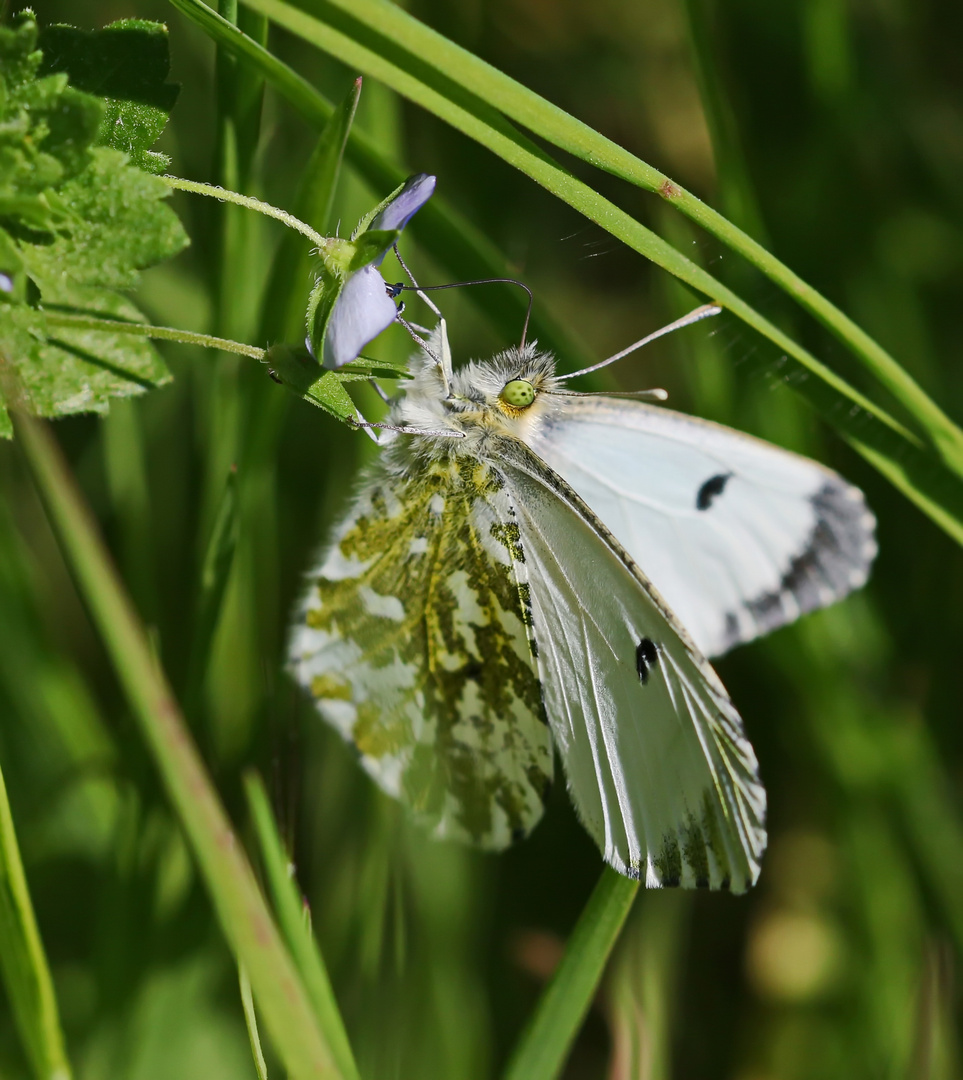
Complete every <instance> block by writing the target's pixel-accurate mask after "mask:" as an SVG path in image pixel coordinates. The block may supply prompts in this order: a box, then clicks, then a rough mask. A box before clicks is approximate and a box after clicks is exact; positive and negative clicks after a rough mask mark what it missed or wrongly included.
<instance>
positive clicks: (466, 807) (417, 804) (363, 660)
mask: <svg viewBox="0 0 963 1080" xmlns="http://www.w3.org/2000/svg"><path fill="white" fill-rule="evenodd" d="M512 514H513V511H512V507H511V506H510V504H509V502H508V499H507V495H506V493H505V491H504V490H503V482H502V481H501V480H500V478H499V477H498V476H497V474H495V473H493V472H492V471H491V470H489V469H486V468H485V467H484V466H483V465H481V464H479V463H471V464H470V465H469V466H467V467H465V466H463V467H461V468H458V467H456V466H451V465H442V464H438V465H435V466H431V467H429V468H427V469H425V470H424V471H422V472H420V473H419V474H418V476H417V477H414V478H412V477H411V476H410V475H405V474H401V473H400V471H398V470H396V471H394V472H392V471H389V470H388V469H381V470H379V471H378V472H377V473H376V474H375V475H374V476H373V477H369V479H368V481H367V482H366V483H365V485H364V488H363V490H362V491H361V494H360V495H359V497H358V499H357V501H356V502H355V504H354V506H353V507H352V509H351V511H350V513H349V514H348V515H347V517H346V519H345V520H344V522H343V523H342V524H341V526H340V528H339V530H338V532H337V535H336V537H335V539H334V542H333V543H332V544H331V546H330V548H329V549H328V551H327V552H326V553H325V554H324V556H323V557H322V559H321V563H320V565H319V566H318V568H317V569H316V570H315V571H314V572H313V573H312V574H311V575H310V577H311V585H310V587H309V589H308V590H307V592H306V594H305V596H304V598H303V601H302V604H301V606H300V609H299V611H298V613H297V616H296V620H295V630H294V633H293V634H292V639H291V643H290V649H289V655H290V663H291V668H292V670H293V672H294V674H295V677H296V678H297V680H298V682H300V683H301V684H302V685H303V686H304V687H305V688H306V689H307V690H308V691H309V692H310V693H311V695H312V696H313V697H314V698H315V700H316V704H317V706H318V709H319V711H320V712H321V714H322V716H323V717H324V718H325V719H326V720H327V721H328V722H329V723H331V724H332V725H333V726H334V727H335V728H337V729H338V731H340V732H341V734H342V735H343V736H344V737H345V738H346V739H348V740H350V741H352V742H353V743H354V744H355V745H356V746H357V748H358V750H359V751H360V753H361V760H362V763H363V765H364V767H365V768H366V769H367V771H368V772H369V773H370V774H371V775H372V776H373V777H374V779H375V780H376V781H377V782H378V784H380V786H381V787H382V788H383V789H384V790H385V791H387V792H388V793H389V794H391V795H394V796H395V797H397V798H400V799H401V800H402V801H403V802H405V803H407V804H408V805H409V806H410V807H411V808H412V809H413V810H414V812H415V815H416V817H418V818H419V819H420V820H421V821H422V823H423V824H426V825H427V826H428V827H429V828H431V829H432V831H433V832H434V834H435V835H437V836H444V837H454V838H458V839H462V840H468V841H470V842H473V843H476V844H478V845H480V846H482V847H485V848H489V849H498V848H503V847H505V846H507V845H508V844H509V843H511V842H512V841H513V840H514V839H517V838H518V837H520V836H522V835H525V834H526V833H527V832H528V831H529V830H530V829H531V828H532V827H533V826H534V824H535V823H536V822H537V821H538V819H539V818H540V817H541V814H542V809H543V800H544V796H545V794H546V792H547V788H548V786H549V783H550V781H551V776H552V766H553V754H552V741H551V733H550V730H549V728H548V725H547V723H546V719H545V713H544V709H543V706H542V700H541V691H540V688H539V683H538V676H537V673H536V670H535V666H534V660H533V657H532V647H531V644H530V641H529V634H530V629H531V617H530V609H529V607H528V584H527V575H526V567H525V565H524V563H523V562H522V561H520V559H519V558H518V554H519V551H518V544H517V539H516V534H517V527H516V526H515V524H514V520H513V517H512Z"/></svg>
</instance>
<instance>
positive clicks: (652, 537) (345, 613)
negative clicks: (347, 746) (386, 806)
mask: <svg viewBox="0 0 963 1080" xmlns="http://www.w3.org/2000/svg"><path fill="white" fill-rule="evenodd" d="M716 310H717V309H711V310H710V309H708V308H706V309H699V310H698V311H697V312H696V313H694V314H693V316H689V317H688V319H687V320H680V322H685V321H694V318H695V317H701V315H702V314H713V313H714V312H715V311H716ZM673 325H676V324H673ZM652 336H655V335H652ZM646 340H647V339H646ZM625 351H628V350H625ZM617 355H622V354H617ZM595 366H601V365H595ZM409 374H410V382H409V383H408V384H407V386H406V389H405V391H404V394H403V396H402V397H401V398H400V400H399V401H397V402H396V403H395V404H394V405H393V407H392V410H391V412H390V414H389V417H388V423H389V425H391V426H392V427H393V428H394V429H395V430H393V431H386V432H385V433H384V434H383V437H382V439H381V442H382V450H381V453H380V456H379V459H378V460H377V461H376V462H375V463H374V464H373V465H372V466H371V467H370V468H369V469H368V471H367V472H366V473H365V474H364V475H363V477H362V478H361V480H360V482H359V485H358V491H357V494H356V496H355V498H354V501H353V503H352V505H351V507H350V509H349V510H348V512H347V513H346V514H345V516H344V517H343V519H342V520H341V522H340V524H339V525H338V526H337V528H336V529H335V530H334V535H333V537H332V539H331V541H330V543H329V545H328V547H327V548H326V549H325V551H324V552H323V554H322V555H321V557H320V560H319V562H318V565H317V566H316V568H315V569H314V570H313V571H311V573H310V575H309V586H308V588H307V589H306V591H305V593H304V595H303V597H302V600H301V602H300V604H299V606H298V609H297V613H296V617H295V621H294V628H293V631H292V634H291V639H290V645H289V663H290V668H291V670H292V672H293V673H294V675H295V678H296V679H297V681H298V682H299V683H301V684H302V685H303V686H304V687H305V688H306V689H307V691H308V693H309V694H310V695H311V696H312V697H313V699H314V701H315V703H316V705H317V708H318V710H319V712H320V713H321V715H322V716H323V717H324V719H325V720H326V721H327V722H328V723H329V724H331V725H332V726H333V727H334V728H336V729H337V730H338V731H339V732H340V733H341V734H342V735H343V736H344V738H345V739H347V740H349V741H350V742H352V743H353V744H354V746H355V747H356V748H357V750H358V752H359V755H360V760H361V764H362V765H363V767H364V768H365V769H366V770H367V772H368V773H369V774H370V775H371V776H372V778H373V779H374V780H375V781H376V782H377V783H378V785H379V786H380V787H381V788H382V789H383V790H384V791H386V792H387V793H388V794H390V795H392V796H394V797H396V798H398V799H400V800H401V801H402V802H404V803H405V804H407V805H408V807H409V808H410V809H411V810H412V811H413V812H414V814H415V816H416V817H417V818H418V819H419V820H420V821H421V822H422V823H423V824H424V825H426V826H427V827H428V828H429V829H430V830H431V831H432V833H433V834H434V835H436V836H438V837H446V838H455V839H459V840H463V841H467V842H470V843H473V844H475V845H477V846H480V847H482V848H485V849H488V850H499V849H502V848H505V847H506V846H508V845H509V844H511V843H512V842H514V841H516V840H518V839H520V838H521V837H524V836H526V835H527V834H528V833H529V832H530V831H531V829H532V828H533V827H534V826H535V824H536V823H537V822H538V820H539V818H540V817H541V815H542V812H543V808H544V804H545V799H546V795H547V792H548V790H549V787H550V785H551V783H552V778H553V768H554V756H555V752H556V750H557V752H558V754H559V756H560V757H561V760H562V764H563V767H564V771H565V777H566V780H567V784H568V789H569V792H570V794H571V797H572V800H573V802H574V804H575V808H576V811H577V813H578V816H579V818H580V820H581V822H582V824H583V825H584V826H585V828H586V829H587V830H588V832H589V834H590V835H591V836H592V838H593V839H594V840H595V842H596V844H597V845H598V847H599V849H600V850H601V852H602V855H603V857H604V859H605V861H606V862H607V863H608V864H609V865H611V866H612V867H614V868H615V869H616V870H617V871H619V872H620V873H622V874H625V875H627V876H629V877H633V878H636V879H641V880H642V881H644V883H645V885H646V886H649V887H661V886H684V887H709V888H714V889H730V890H732V891H734V892H742V891H744V890H745V889H747V888H748V887H749V886H750V885H752V884H753V883H754V882H755V881H756V879H757V877H758V874H759V869H760V860H761V857H762V854H763V851H764V848H765V845H766V832H765V813H766V794H765V790H764V788H763V786H762V784H761V783H760V780H759V776H758V765H757V761H756V756H755V753H754V751H753V749H752V746H751V745H750V743H749V741H748V740H747V738H746V736H745V733H744V730H743V724H742V721H741V719H740V716H739V714H738V712H737V711H736V709H735V707H734V706H733V704H732V702H731V700H730V698H729V695H728V694H727V693H726V690H725V688H724V686H723V685H722V683H721V681H720V679H719V677H718V676H717V675H716V673H715V671H714V670H713V668H712V667H711V666H710V664H709V661H708V659H707V657H710V656H717V655H719V654H721V653H724V652H726V651H727V650H728V649H730V648H732V647H733V646H734V645H737V644H739V643H741V642H745V641H749V640H751V639H752V638H754V637H756V636H758V635H760V634H763V633H766V632H768V631H770V630H773V629H774V628H776V627H778V626H781V625H783V624H784V623H787V622H790V621H792V620H793V619H795V618H796V617H797V616H799V615H801V614H803V613H804V612H807V611H811V610H813V609H814V608H818V607H822V606H824V605H826V604H829V603H831V602H833V601H834V600H836V599H838V598H840V597H842V596H843V595H845V594H846V593H847V592H849V591H850V590H852V589H855V588H857V587H859V586H860V585H862V584H863V583H864V582H865V580H866V577H867V574H868V570H869V566H870V564H871V562H872V560H873V558H874V556H875V553H876V544H875V540H874V526H875V522H874V519H873V516H872V514H871V513H870V511H869V510H868V509H867V507H866V504H865V501H864V499H863V496H862V494H861V492H860V491H859V490H858V489H857V488H855V487H853V486H851V485H850V484H848V483H847V482H846V481H845V480H843V479H842V478H841V477H840V476H838V475H837V474H836V473H834V472H831V471H830V470H828V469H826V468H824V467H823V466H821V465H819V464H817V463H816V462H813V461H809V460H807V459H805V458H802V457H799V456H797V455H795V454H792V453H789V452H787V451H785V450H782V449H779V448H777V447H775V446H772V445H770V444H768V443H765V442H762V441H760V440H758V439H755V438H752V437H750V436H747V435H743V434H740V433H738V432H736V431H733V430H730V429H728V428H725V427H720V426H718V425H716V424H712V423H708V422H706V421H702V420H697V419H694V418H692V417H689V416H685V415H682V414H679V413H675V412H670V411H668V410H667V409H664V408H662V407H658V406H654V405H651V404H647V403H645V402H642V401H638V400H628V399H624V398H618V397H599V396H594V395H578V394H575V393H573V392H572V391H570V390H568V389H567V388H566V387H565V385H564V383H565V380H566V378H568V377H569V376H560V375H558V374H557V373H556V370H555V361H554V359H553V357H552V356H551V355H550V354H549V353H546V352H543V351H539V349H538V348H537V345H535V344H528V345H522V346H520V347H517V348H512V349H509V350H508V351H505V352H502V353H500V354H498V355H497V356H495V357H494V358H492V359H491V360H488V361H484V362H476V361H472V362H469V363H467V364H466V365H464V366H462V367H460V368H459V369H458V370H452V366H451V360H450V351H449V348H448V344H447V336H446V334H445V332H444V326H443V324H442V325H441V327H440V330H438V331H436V332H435V334H434V335H433V337H432V338H431V339H430V340H429V341H427V342H426V343H425V344H424V347H423V348H421V349H419V350H418V352H417V353H416V354H415V355H414V356H413V357H412V360H411V363H410V371H409Z"/></svg>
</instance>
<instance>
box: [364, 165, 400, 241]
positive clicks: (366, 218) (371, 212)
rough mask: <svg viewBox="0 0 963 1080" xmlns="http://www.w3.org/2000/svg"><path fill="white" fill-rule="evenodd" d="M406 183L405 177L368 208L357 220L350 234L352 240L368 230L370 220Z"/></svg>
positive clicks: (396, 196) (392, 199)
mask: <svg viewBox="0 0 963 1080" xmlns="http://www.w3.org/2000/svg"><path fill="white" fill-rule="evenodd" d="M407 183H408V181H407V179H406V180H404V181H402V183H400V184H399V185H398V186H397V187H396V188H395V190H394V191H392V193H391V194H390V195H389V196H388V197H387V198H385V199H382V200H381V202H380V203H378V205H377V206H376V207H375V208H374V209H373V210H369V211H368V212H367V214H365V216H364V217H363V218H362V219H361V220H360V221H359V222H358V224H357V226H356V228H355V230H354V232H353V233H352V234H351V239H352V240H357V238H358V237H359V236H361V234H362V233H365V232H367V231H368V226H369V225H370V224H371V222H372V221H374V219H375V218H376V217H377V216H378V215H379V214H380V213H381V211H382V210H384V209H385V208H386V207H387V206H388V204H389V203H390V202H393V201H394V200H395V199H397V198H398V196H399V195H400V194H401V192H402V191H403V190H404V187H405V184H407Z"/></svg>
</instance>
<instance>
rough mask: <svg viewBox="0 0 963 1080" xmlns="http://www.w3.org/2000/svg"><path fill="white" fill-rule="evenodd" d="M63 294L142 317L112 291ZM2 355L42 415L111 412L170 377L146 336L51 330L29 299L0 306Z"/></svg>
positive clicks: (110, 314) (85, 307)
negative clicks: (116, 402)
mask: <svg viewBox="0 0 963 1080" xmlns="http://www.w3.org/2000/svg"><path fill="white" fill-rule="evenodd" d="M58 296H59V297H60V298H61V299H62V300H63V301H64V302H65V304H66V305H69V306H70V308H71V309H72V310H74V311H85V312H89V313H97V314H99V315H101V316H103V317H106V318H119V319H125V320H128V321H135V322H140V321H142V320H143V316H142V315H141V313H140V312H139V311H138V310H137V308H136V307H135V306H134V305H133V304H132V303H131V302H130V301H129V300H128V299H126V297H124V296H121V295H120V294H119V293H115V292H110V291H109V290H104V289H84V288H76V289H71V288H69V287H68V286H62V287H61V288H60V290H59V291H58ZM70 301H73V303H70ZM0 354H2V355H3V356H5V357H7V358H8V359H10V360H11V362H12V363H13V365H14V367H15V368H16V371H17V373H18V375H19V380H20V383H21V389H22V391H23V393H24V395H25V399H26V403H27V404H28V405H29V408H30V410H31V411H32V412H33V413H34V414H35V415H37V416H50V417H57V416H68V415H70V414H72V413H79V412H95V413H105V412H106V411H107V408H108V404H109V401H110V399H111V398H112V397H129V396H131V395H133V394H140V393H143V392H144V391H145V390H150V389H152V388H154V387H156V386H161V385H163V384H164V383H166V382H168V381H169V380H170V377H171V376H170V373H169V372H168V370H167V366H166V365H165V364H164V362H163V360H161V358H160V356H159V355H158V353H157V351H156V349H154V347H153V346H152V345H151V344H150V342H149V341H147V339H146V338H140V337H132V336H131V335H129V334H126V333H123V332H113V333H108V332H105V331H103V330H89V329H75V328H73V327H66V326H57V327H48V325H47V320H46V318H45V314H44V312H43V311H38V310H36V309H34V308H32V307H30V306H29V305H27V304H15V305H14V304H11V305H8V306H7V308H6V310H5V311H4V310H3V309H0ZM0 410H2V411H0V435H2V436H3V437H4V438H9V437H10V436H11V435H12V429H11V427H10V420H9V417H8V415H7V413H6V410H5V409H3V407H2V405H0Z"/></svg>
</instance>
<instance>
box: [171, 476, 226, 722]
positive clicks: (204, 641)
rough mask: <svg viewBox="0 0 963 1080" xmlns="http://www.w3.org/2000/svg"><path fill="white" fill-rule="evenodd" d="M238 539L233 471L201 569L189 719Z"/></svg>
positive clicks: (188, 694)
mask: <svg viewBox="0 0 963 1080" xmlns="http://www.w3.org/2000/svg"><path fill="white" fill-rule="evenodd" d="M237 536H238V507H237V471H236V469H231V471H230V472H229V473H228V474H227V480H226V482H225V484H224V491H223V494H222V496H221V504H220V506H219V507H218V510H217V516H216V517H215V519H214V528H213V529H212V530H211V536H210V539H209V540H208V542H207V551H206V552H205V554H204V563H203V565H202V567H201V581H200V590H199V591H198V600H197V614H196V616H195V618H194V635H193V638H192V641H191V657H190V667H189V669H188V674H187V690H186V691H185V694H184V700H185V702H186V703H187V705H186V712H187V715H188V716H191V715H192V714H193V712H194V709H195V708H196V707H197V706H198V704H199V698H200V693H201V688H202V687H203V685H204V676H205V674H206V672H207V666H208V661H209V660H210V656H211V647H212V645H213V643H214V633H215V631H216V630H217V622H218V619H219V618H220V615H221V606H222V604H223V603H224V594H225V593H226V592H227V583H228V579H229V578H230V574H231V567H232V565H233V564H234V552H235V551H236V549H237Z"/></svg>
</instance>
